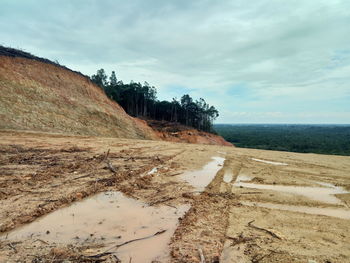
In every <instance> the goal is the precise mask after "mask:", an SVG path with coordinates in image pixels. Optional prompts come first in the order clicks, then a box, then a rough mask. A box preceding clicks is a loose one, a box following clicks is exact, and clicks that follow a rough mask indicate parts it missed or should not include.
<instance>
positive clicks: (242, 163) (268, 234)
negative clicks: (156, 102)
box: [0, 131, 350, 262]
mask: <svg viewBox="0 0 350 263" xmlns="http://www.w3.org/2000/svg"><path fill="white" fill-rule="evenodd" d="M0 136H1V141H0V153H1V156H0V205H1V210H0V231H1V232H6V231H9V230H11V229H15V228H18V227H19V226H21V225H23V224H26V223H29V222H31V221H34V220H35V219H37V218H38V217H40V216H42V215H45V214H48V213H50V212H51V211H54V210H57V209H59V208H61V207H65V206H67V205H68V204H70V203H72V202H74V201H77V200H81V199H84V198H86V197H88V196H92V195H94V194H95V193H99V192H104V191H121V192H122V193H124V194H125V195H126V196H128V197H132V198H135V199H138V200H140V201H142V202H145V203H148V204H150V205H152V206H155V207H157V206H160V205H167V206H169V207H175V206H178V205H180V204H189V205H191V208H190V210H189V211H188V212H187V214H186V215H185V216H183V217H181V218H180V220H179V225H178V227H177V229H176V230H175V233H174V235H173V236H172V238H171V243H170V246H169V247H170V251H169V252H170V254H171V261H173V262H200V256H199V250H202V251H203V255H204V256H205V259H206V262H218V261H219V260H220V262H349V258H350V246H349V244H350V229H349V222H350V221H349V219H342V218H337V217H335V216H325V215H317V214H307V213H300V212H291V211H283V210H276V209H269V208H263V207H256V206H254V204H255V203H256V202H258V203H264V204H266V203H268V204H271V203H272V204H281V205H294V206H302V207H319V208H332V209H337V210H335V211H338V210H342V211H343V212H344V211H345V215H346V214H347V213H350V212H349V205H350V195H349V194H339V195H337V197H338V198H339V200H340V202H339V203H332V202H330V203H327V202H322V201H320V200H313V199H310V198H308V197H306V196H303V195H300V194H292V193H288V192H283V191H274V190H267V189H253V188H252V189H250V188H247V187H244V186H243V187H239V186H237V187H234V186H232V183H233V182H234V181H236V179H237V176H242V175H244V176H246V177H250V178H251V182H253V183H256V184H259V185H275V186H278V185H281V186H302V187H304V186H305V187H320V185H319V184H318V183H317V182H323V183H331V184H333V185H335V186H341V187H344V188H345V189H347V190H350V175H349V172H350V157H341V156H326V155H316V154H297V153H288V152H273V151H261V150H251V149H239V148H233V147H222V146H204V145H193V144H181V143H170V142H161V141H145V140H127V139H116V138H102V137H87V136H85V137H81V136H63V135H55V134H40V133H29V132H26V133H24V132H23V133H21V132H12V131H2V132H1V133H0ZM108 150H109V153H108V154H107V152H108ZM225 153H226V154H225ZM214 156H221V157H225V158H226V160H225V162H224V164H223V166H222V169H220V170H219V172H218V173H217V174H216V176H215V178H214V179H213V180H212V181H211V183H210V184H209V185H208V186H207V187H206V189H205V191H204V192H202V193H199V194H198V193H197V192H196V189H194V188H193V187H192V186H191V185H190V184H188V183H186V182H185V181H184V180H183V179H181V175H180V173H182V172H184V171H187V170H195V169H200V168H201V167H203V166H204V165H205V164H206V163H208V162H209V161H210V160H211V158H212V157H214ZM252 158H255V159H256V160H269V161H273V162H280V163H285V164H288V165H273V164H268V163H264V162H260V161H256V160H253V159H252ZM155 167H156V168H157V171H155V172H154V173H150V174H148V173H149V172H150V171H152V169H153V168H155ZM227 175H230V176H231V178H229V180H227V178H226V176H227ZM321 187H322V186H321ZM324 187H325V188H326V186H324ZM103 247H104V244H103V242H102V243H101V242H99V243H98V244H91V243H89V244H86V245H84V244H83V245H81V246H69V245H67V244H65V245H58V244H56V243H50V242H46V241H43V240H39V239H36V240H33V239H28V240H21V241H20V242H14V241H11V240H6V239H5V240H4V239H2V241H0V262H17V261H20V262H63V261H64V260H66V261H65V262H70V261H71V262H75V261H77V262H98V260H107V261H106V262H117V261H116V258H115V257H113V255H106V257H100V258H98V259H97V258H91V257H88V256H87V255H88V254H89V255H90V254H91V251H93V252H94V253H95V252H96V251H99V250H101V248H103ZM102 251H103V249H102ZM95 254H96V253H95ZM69 260H70V261H69Z"/></svg>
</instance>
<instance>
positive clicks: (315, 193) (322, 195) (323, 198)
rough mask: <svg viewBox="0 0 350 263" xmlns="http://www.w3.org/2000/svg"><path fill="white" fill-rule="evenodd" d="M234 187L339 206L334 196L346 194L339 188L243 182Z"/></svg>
mask: <svg viewBox="0 0 350 263" xmlns="http://www.w3.org/2000/svg"><path fill="white" fill-rule="evenodd" d="M233 186H234V187H246V188H255V189H262V190H273V191H279V192H285V193H290V194H296V195H302V196H305V197H307V198H310V199H312V200H316V201H320V202H324V203H329V204H341V203H342V202H341V200H339V199H338V198H337V197H335V196H334V195H335V194H345V193H348V192H347V191H345V190H344V189H343V188H341V187H336V186H334V187H306V186H286V185H269V184H254V183H245V182H235V183H234V184H233Z"/></svg>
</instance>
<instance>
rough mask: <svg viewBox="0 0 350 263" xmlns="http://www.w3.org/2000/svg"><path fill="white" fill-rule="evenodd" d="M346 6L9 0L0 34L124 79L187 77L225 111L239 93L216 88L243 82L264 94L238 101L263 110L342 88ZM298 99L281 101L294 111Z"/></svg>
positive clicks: (349, 14)
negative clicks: (319, 90)
mask: <svg viewBox="0 0 350 263" xmlns="http://www.w3.org/2000/svg"><path fill="white" fill-rule="evenodd" d="M349 10H350V3H349V2H348V1H346V0H343V1H341V0H334V1H327V0H317V1H302V0H291V1H278V0H269V1H268V0H261V1H243V0H236V1H228V0H227V1H224V0H221V1H218V0H217V1H209V0H202V1H200V0H197V1H188V0H173V1H163V0H153V1H150V0H149V1H145V0H133V1H112V0H107V1H101V0H84V1H83V0H75V1H62V0H61V1H58V0H45V1H44V0H42V1H39V0H38V1H34V0H32V1H29V0H28V1H24V0H23V1H10V0H4V3H3V5H2V9H1V10H0V32H1V33H0V34H1V38H0V43H2V44H4V45H11V46H14V47H22V48H24V49H26V50H28V51H30V52H33V53H35V54H37V55H41V56H44V57H48V58H50V59H58V60H59V61H60V62H61V63H63V64H66V65H67V66H72V67H74V69H76V70H81V71H83V72H84V73H86V74H92V73H93V72H94V71H95V70H96V69H97V68H99V67H105V68H106V69H107V70H109V71H110V70H112V69H117V72H118V73H119V74H120V76H121V78H123V79H125V80H126V81H128V80H130V79H134V80H136V81H143V80H147V81H149V82H150V83H151V84H154V85H156V86H158V87H159V89H160V93H161V92H162V90H164V91H167V87H169V86H171V85H172V84H177V85H182V86H189V87H190V88H193V90H192V91H191V94H194V95H196V96H197V95H198V96H203V97H205V96H206V94H209V95H210V96H209V97H210V98H209V99H208V100H209V101H210V102H211V103H216V102H217V103H219V105H218V108H219V110H222V111H223V112H224V111H225V110H231V109H232V103H231V102H230V100H231V101H232V100H233V99H234V100H235V101H236V100H237V98H233V97H232V98H225V99H222V98H219V97H216V96H225V94H227V90H228V89H232V87H234V86H235V84H237V83H245V84H246V85H245V86H246V89H249V90H250V93H254V94H256V97H258V98H259V99H258V101H259V103H257V104H256V103H255V102H252V103H250V102H249V101H244V102H242V103H241V104H242V106H241V107H243V105H244V104H246V105H249V104H253V105H254V104H255V105H256V106H255V107H260V109H261V110H264V103H265V104H267V103H273V102H271V98H276V97H283V96H286V94H292V95H293V94H294V95H293V96H291V97H293V98H295V97H297V96H298V94H304V95H305V94H312V93H313V92H314V91H315V90H317V88H318V87H322V90H323V93H320V94H316V95H315V96H316V97H318V98H319V100H320V101H323V102H325V100H326V99H327V97H326V95H325V94H331V93H332V90H333V91H334V89H336V90H337V92H335V94H337V96H338V97H341V95H342V94H344V93H345V89H346V88H345V87H346V86H347V85H349V84H350V79H349V77H347V76H349V68H347V67H346V65H349V63H350V57H349V56H348V55H346V52H345V54H343V53H341V52H339V51H342V50H343V51H344V50H345V51H346V50H349V48H348V47H349V45H348V40H347V39H346V36H347V35H349V33H350V32H349V27H348V25H349V23H350V11H349ZM335 56H338V58H337V60H336V61H335V59H334V57H335ZM340 75H341V76H340ZM145 78H147V79H145ZM212 94H217V95H216V96H215V95H214V96H212ZM344 96H345V95H344ZM250 99H251V98H250ZM238 100H239V99H238ZM303 100H304V101H306V100H307V98H303ZM294 102H295V101H293V100H292V99H290V101H289V103H288V100H287V101H285V105H284V106H283V105H282V106H281V105H278V104H276V107H282V108H280V110H281V111H282V110H285V111H291V110H292V106H291V105H292V104H293V103H294ZM238 104H239V103H238ZM251 107H253V106H251ZM320 108H321V103H320V104H319V105H318V106H317V105H315V106H314V109H313V110H315V111H317V110H319V109H320ZM252 110H253V109H252ZM256 111H257V108H255V109H254V112H256ZM315 116H316V115H315Z"/></svg>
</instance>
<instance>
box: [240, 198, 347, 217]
mask: <svg viewBox="0 0 350 263" xmlns="http://www.w3.org/2000/svg"><path fill="white" fill-rule="evenodd" d="M242 204H243V205H246V206H258V207H265V208H270V209H278V210H285V211H292V212H299V213H306V214H312V215H324V216H331V217H337V218H342V219H350V210H349V209H337V208H319V207H308V206H294V205H281V204H272V203H251V202H242Z"/></svg>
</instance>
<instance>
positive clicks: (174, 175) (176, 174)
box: [168, 173, 182, 176]
mask: <svg viewBox="0 0 350 263" xmlns="http://www.w3.org/2000/svg"><path fill="white" fill-rule="evenodd" d="M180 174H182V173H174V174H169V175H168V176H176V175H180Z"/></svg>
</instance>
